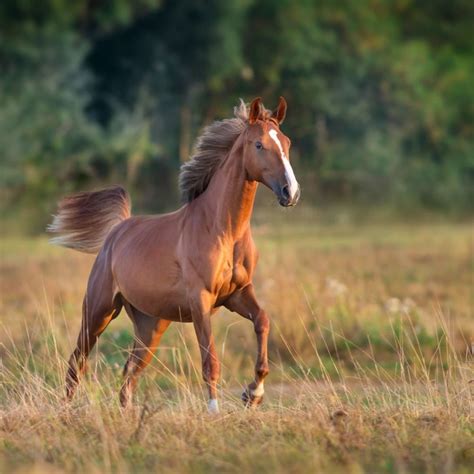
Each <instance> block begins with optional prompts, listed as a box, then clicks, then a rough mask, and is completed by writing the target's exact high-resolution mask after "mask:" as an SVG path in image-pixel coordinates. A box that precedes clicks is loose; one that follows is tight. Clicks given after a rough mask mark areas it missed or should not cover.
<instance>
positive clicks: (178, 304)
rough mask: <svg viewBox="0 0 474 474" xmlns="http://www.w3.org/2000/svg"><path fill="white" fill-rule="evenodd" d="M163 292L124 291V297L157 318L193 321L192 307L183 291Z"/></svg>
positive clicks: (170, 290) (171, 290)
mask: <svg viewBox="0 0 474 474" xmlns="http://www.w3.org/2000/svg"><path fill="white" fill-rule="evenodd" d="M168 290H169V291H167V292H163V291H160V290H158V289H156V291H153V292H146V291H144V290H143V289H142V290H141V291H140V290H138V291H137V290H135V291H133V292H131V293H130V294H129V293H128V292H127V291H122V292H121V293H122V296H123V298H124V299H125V300H126V301H128V302H129V303H130V304H131V305H132V306H134V307H135V308H137V309H139V310H140V311H142V312H144V313H146V314H148V315H150V316H154V317H157V318H162V319H167V320H169V321H180V322H191V321H192V317H191V309H190V307H189V304H188V302H187V298H186V296H185V293H184V292H183V291H180V290H179V289H168Z"/></svg>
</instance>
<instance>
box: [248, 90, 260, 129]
mask: <svg viewBox="0 0 474 474" xmlns="http://www.w3.org/2000/svg"><path fill="white" fill-rule="evenodd" d="M261 113H262V98H261V97H257V98H256V99H253V100H252V103H251V104H250V110H249V124H250V125H252V124H253V123H255V122H256V121H257V120H258V118H259V117H260V114H261Z"/></svg>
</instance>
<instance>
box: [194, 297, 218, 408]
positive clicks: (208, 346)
mask: <svg viewBox="0 0 474 474" xmlns="http://www.w3.org/2000/svg"><path fill="white" fill-rule="evenodd" d="M211 313H212V302H211V297H210V295H209V294H208V293H207V292H203V293H201V294H200V295H199V296H197V297H196V298H193V302H192V318H193V324H194V330H195V331H196V336H197V340H198V344H199V349H200V351H201V360H202V376H203V379H204V382H206V385H207V388H208V390H209V402H208V405H207V408H208V411H209V413H218V412H219V405H218V402H217V382H218V380H219V373H220V364H219V360H218V358H217V352H216V348H215V344H214V336H213V335H212V328H211Z"/></svg>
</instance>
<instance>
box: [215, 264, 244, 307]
mask: <svg viewBox="0 0 474 474" xmlns="http://www.w3.org/2000/svg"><path fill="white" fill-rule="evenodd" d="M229 263H230V262H229ZM248 282H249V272H248V269H247V268H246V267H245V265H244V263H243V262H242V260H241V259H239V260H237V261H233V262H232V263H231V264H228V265H227V268H226V269H225V270H224V271H223V272H222V273H221V275H220V278H219V282H218V284H217V288H216V290H217V291H216V293H217V295H216V296H217V301H218V302H219V301H222V300H223V299H225V298H227V297H228V296H229V295H231V294H232V293H233V292H234V291H236V290H238V289H239V288H242V287H243V286H245V285H247V283H248Z"/></svg>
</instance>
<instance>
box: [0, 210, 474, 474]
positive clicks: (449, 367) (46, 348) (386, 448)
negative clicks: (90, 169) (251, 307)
mask: <svg viewBox="0 0 474 474" xmlns="http://www.w3.org/2000/svg"><path fill="white" fill-rule="evenodd" d="M256 224H257V225H256V226H255V230H254V234H255V238H256V240H257V244H258V247H259V250H260V255H261V257H260V263H259V269H258V274H257V278H256V287H257V290H258V295H259V297H260V300H261V302H262V304H263V305H264V306H265V308H266V309H267V310H268V312H269V314H270V316H271V318H272V330H271V339H270V359H271V372H270V375H269V377H268V379H267V390H266V394H265V396H266V400H265V404H264V406H263V407H262V408H260V409H258V410H245V409H244V408H243V406H242V405H241V402H240V399H239V397H240V392H241V391H242V388H243V386H244V385H245V384H246V383H248V382H249V381H250V380H251V378H252V371H253V364H254V357H255V349H256V343H255V338H254V334H253V329H252V327H251V325H250V324H249V323H248V322H247V321H245V320H243V319H242V318H240V317H238V316H236V315H232V314H229V313H226V312H225V311H221V312H220V313H218V315H216V316H215V319H214V323H213V325H214V331H215V334H216V339H217V343H218V347H219V354H220V358H221V361H222V379H221V386H220V392H221V398H222V403H221V406H222V413H221V414H220V415H218V416H215V417H210V416H209V415H207V413H206V412H205V398H206V397H205V394H204V387H203V386H202V383H201V377H200V361H199V354H198V348H197V344H196V342H195V340H194V333H193V329H192V327H190V326H187V325H178V324H175V325H172V326H171V328H170V329H169V331H168V333H166V335H165V336H164V338H163V341H162V344H161V346H160V348H159V349H158V351H157V354H156V358H155V360H154V361H153V363H152V364H151V366H150V367H149V368H147V370H146V371H145V374H144V376H143V377H142V381H141V384H140V387H139V390H138V393H137V397H136V405H135V407H134V408H133V409H132V410H130V411H122V410H121V409H120V408H119V405H118V396H117V393H118V389H119V387H120V375H121V370H122V366H123V364H124V362H125V359H126V355H127V348H128V347H129V346H130V344H131V342H132V340H133V333H132V328H131V324H130V322H129V321H128V318H127V316H126V315H125V313H123V314H121V316H120V317H119V318H117V319H116V320H115V321H113V322H112V323H111V325H110V326H109V328H108V329H107V331H106V332H105V334H104V336H103V337H102V338H101V340H100V343H99V347H98V350H96V351H94V354H93V356H92V357H91V361H90V371H89V374H88V376H87V377H86V379H85V380H84V383H83V384H82V385H81V388H80V390H79V392H78V395H77V397H76V399H75V400H74V402H73V403H72V404H71V405H66V404H64V402H63V379H64V373H65V361H66V360H67V358H68V356H69V354H70V352H71V350H72V348H73V343H74V340H75V338H76V336H77V332H78V329H79V324H80V316H81V315H80V308H81V302H82V301H81V300H82V296H83V292H84V288H85V284H86V280H87V275H88V271H89V269H90V266H91V262H92V259H91V257H89V256H85V255H82V254H78V253H75V252H72V251H68V250H64V249H60V248H53V247H51V246H49V245H48V243H47V241H46V240H45V239H41V238H37V239H28V238H22V239H17V238H15V239H14V238H4V239H3V240H2V257H1V270H0V277H1V292H2V300H1V307H0V315H1V327H0V356H1V360H0V363H1V366H0V471H1V472H53V473H54V472H63V471H68V472H70V471H76V472H78V471H86V472H154V471H157V472H229V473H234V472H235V473H237V472H238V473H242V472H249V471H256V472H257V471H258V472H262V471H263V472H285V473H286V472H336V473H339V472H340V473H347V472H349V473H359V472H388V473H391V472H397V473H398V472H400V473H403V472H432V473H438V472H439V473H451V472H452V473H466V474H467V473H471V472H473V469H474V405H473V399H474V367H473V357H472V351H473V350H474V348H473V347H472V345H473V343H474V315H473V306H474V305H473V294H474V293H473V283H474V281H473V278H474V273H473V248H474V247H473V229H472V226H470V225H468V224H460V223H457V224H452V223H449V224H448V223H411V224H397V223H392V224H387V223H379V224H375V223H373V224H370V223H366V224H363V225H358V226H356V225H354V224H348V223H346V224H344V223H331V224H323V223H322V222H321V221H319V220H317V219H314V216H313V215H312V214H311V213H308V214H305V213H304V211H303V210H302V211H299V213H293V214H292V213H281V214H279V216H278V217H276V218H275V219H274V220H273V221H272V222H271V223H270V224H269V223H265V218H264V217H262V216H257V219H256Z"/></svg>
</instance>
